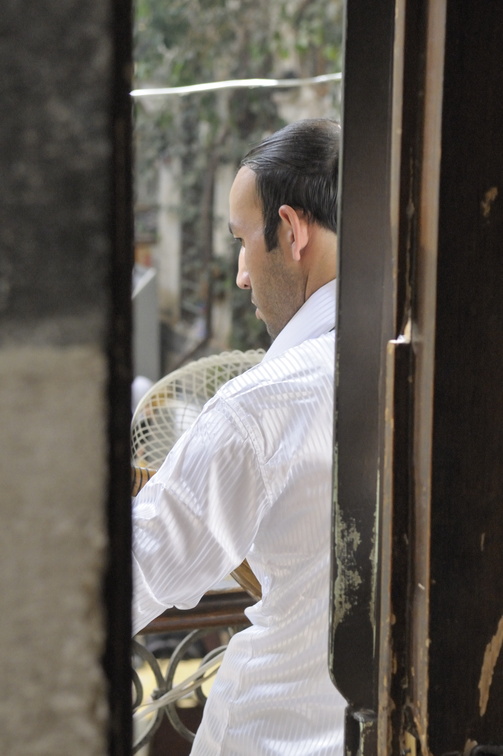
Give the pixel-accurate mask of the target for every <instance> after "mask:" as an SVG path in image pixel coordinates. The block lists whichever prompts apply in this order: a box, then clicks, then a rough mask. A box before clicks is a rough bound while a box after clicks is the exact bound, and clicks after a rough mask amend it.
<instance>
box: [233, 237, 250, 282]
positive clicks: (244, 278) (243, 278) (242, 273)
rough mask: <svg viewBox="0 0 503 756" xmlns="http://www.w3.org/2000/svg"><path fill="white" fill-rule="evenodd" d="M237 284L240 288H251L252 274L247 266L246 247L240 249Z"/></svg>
mask: <svg viewBox="0 0 503 756" xmlns="http://www.w3.org/2000/svg"><path fill="white" fill-rule="evenodd" d="M236 284H237V286H239V288H240V289H251V284H250V276H249V275H248V271H247V270H246V268H245V251H244V247H241V249H240V250H239V257H238V274H237V276H236Z"/></svg>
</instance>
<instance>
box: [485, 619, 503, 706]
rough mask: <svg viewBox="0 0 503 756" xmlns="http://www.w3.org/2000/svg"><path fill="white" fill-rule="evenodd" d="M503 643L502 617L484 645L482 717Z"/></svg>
mask: <svg viewBox="0 0 503 756" xmlns="http://www.w3.org/2000/svg"><path fill="white" fill-rule="evenodd" d="M502 645H503V617H502V618H501V619H500V621H499V624H498V629H497V630H496V632H495V634H494V635H493V637H492V638H491V640H490V641H489V643H488V644H487V646H486V650H485V653H484V660H483V662H482V669H481V671H480V680H479V691H480V697H479V710H480V716H481V717H483V716H484V714H485V713H486V711H487V704H488V703H489V694H490V690H491V683H492V680H493V674H494V668H495V666H496V662H497V661H498V657H499V655H500V653H501V647H502Z"/></svg>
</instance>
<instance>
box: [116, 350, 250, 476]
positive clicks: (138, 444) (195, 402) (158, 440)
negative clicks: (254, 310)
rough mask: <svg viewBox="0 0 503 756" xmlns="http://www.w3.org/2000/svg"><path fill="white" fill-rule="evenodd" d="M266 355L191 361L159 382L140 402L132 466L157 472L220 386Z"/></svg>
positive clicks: (222, 355)
mask: <svg viewBox="0 0 503 756" xmlns="http://www.w3.org/2000/svg"><path fill="white" fill-rule="evenodd" d="M263 356H264V350H263V349H251V350H249V351H247V352H241V351H239V350H234V351H232V352H221V353H220V354H214V355H211V356H210V357H202V358H201V359H199V360H195V361H193V362H190V363H189V364H187V365H185V366H184V367H181V368H179V369H178V370H174V371H173V372H172V373H168V375H166V376H164V378H161V380H159V381H157V383H155V384H154V385H153V386H152V387H151V388H150V390H149V391H148V392H147V393H146V394H145V396H144V397H143V398H142V399H141V401H140V402H139V404H138V406H137V408H136V410H135V413H134V415H133V419H132V421H131V457H132V464H133V465H134V466H137V467H149V468H152V469H154V470H157V469H158V468H159V467H160V466H161V464H162V462H163V461H164V459H165V457H166V455H167V454H168V452H169V451H170V449H171V448H172V446H173V445H174V444H175V442H176V441H177V440H178V439H179V438H180V436H181V435H182V433H183V432H184V431H185V430H187V428H189V427H190V426H191V425H192V423H193V422H194V420H195V419H196V418H197V416H198V415H199V413H200V412H201V410H202V408H203V406H204V404H205V403H206V402H207V401H208V399H210V398H211V397H212V396H213V394H215V393H216V391H217V390H218V389H219V388H220V386H221V385H222V384H224V383H226V382H227V381H228V380H230V379H231V378H234V377H235V376H237V375H240V374H241V373H244V371H245V370H248V368H250V367H252V366H253V365H256V364H257V363H258V362H260V360H261V359H262V357H263Z"/></svg>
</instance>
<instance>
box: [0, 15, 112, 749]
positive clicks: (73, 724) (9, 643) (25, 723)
mask: <svg viewBox="0 0 503 756" xmlns="http://www.w3.org/2000/svg"><path fill="white" fill-rule="evenodd" d="M125 4H127V3H125ZM113 8H114V6H113V4H112V3H111V2H107V1H106V0H105V1H104V2H92V0H79V1H78V2H76V1H75V0H65V2H60V0H46V1H45V2H44V3H40V2H39V0H25V1H24V2H21V1H20V0H7V2H5V3H3V4H2V12H1V19H0V70H1V71H2V74H1V77H0V101H1V103H2V118H1V121H0V176H1V181H0V427H1V431H2V440H1V443H0V448H1V454H0V480H1V488H0V506H1V514H2V527H1V528H0V560H1V568H0V605H1V620H0V680H1V681H2V690H3V695H2V703H1V704H0V754H9V756H72V755H73V754H78V756H87V755H88V754H89V755H90V754H93V755H94V754H96V755H98V754H105V753H107V752H109V751H108V748H109V744H108V743H109V741H108V714H109V711H108V703H107V700H108V692H107V681H106V679H105V673H104V671H103V666H102V656H103V653H104V649H105V645H106V635H107V633H106V628H107V624H106V619H107V618H106V611H105V608H104V606H103V599H102V596H103V584H104V576H105V573H106V569H107V565H108V561H107V545H108V532H107V521H108V519H107V502H108V500H109V488H108V474H107V470H108V454H109V427H110V420H109V418H110V411H109V405H108V390H109V376H110V348H109V343H108V341H109V339H110V332H111V328H110V322H111V319H112V311H113V307H114V305H113V304H112V288H113V286H117V285H127V281H126V283H124V282H122V284H121V283H120V282H119V284H118V283H117V282H116V281H115V282H112V280H111V275H110V271H111V270H112V257H113V255H114V254H115V253H114V251H113V241H112V236H113V232H112V231H111V229H112V228H113V223H112V220H111V219H112V216H113V209H112V205H113V201H114V199H113V196H112V195H113V189H112V187H113V181H112V174H113V170H114V169H113V144H112V140H113V128H112V116H111V114H112V106H111V102H112V100H113V86H114V84H113V81H114V65H115V59H114V43H113V34H114V32H113V20H114V19H113ZM126 378H127V376H126Z"/></svg>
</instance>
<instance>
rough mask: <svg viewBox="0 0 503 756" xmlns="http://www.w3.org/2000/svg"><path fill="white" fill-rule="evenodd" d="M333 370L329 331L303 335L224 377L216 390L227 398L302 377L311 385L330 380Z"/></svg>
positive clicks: (332, 376) (331, 341) (332, 343)
mask: <svg viewBox="0 0 503 756" xmlns="http://www.w3.org/2000/svg"><path fill="white" fill-rule="evenodd" d="M334 372H335V338H334V334H333V333H328V334H323V335H322V336H318V337H317V338H314V339H307V340H306V341H303V342H302V343H301V344H297V345H296V346H292V347H290V348H289V349H286V350H285V351H284V352H282V353H281V354H279V355H277V356H275V357H273V358H272V359H268V358H267V355H266V357H265V358H264V359H263V360H262V362H260V363H258V364H257V365H254V366H253V367H251V368H249V369H248V370H247V371H246V372H244V373H243V374H242V375H239V376H237V377H236V378H233V379H232V380H230V381H228V382H227V383H226V384H225V385H224V386H223V387H222V388H221V389H220V390H219V391H218V395H219V396H221V398H222V399H226V400H231V399H232V398H234V397H238V396H241V395H247V396H249V395H250V393H253V394H254V393H255V392H267V391H268V390H269V389H272V386H273V385H277V384H285V383H291V382H295V381H297V380H298V381H302V382H303V383H306V381H307V383H308V385H309V384H311V385H312V387H313V390H314V388H315V386H316V384H317V383H318V382H329V383H333V380H334Z"/></svg>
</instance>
